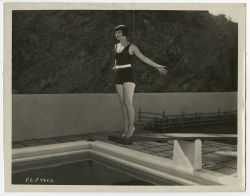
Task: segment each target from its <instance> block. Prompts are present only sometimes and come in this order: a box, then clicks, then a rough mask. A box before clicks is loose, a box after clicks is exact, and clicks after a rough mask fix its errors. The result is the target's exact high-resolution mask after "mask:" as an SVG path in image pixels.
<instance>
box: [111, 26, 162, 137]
mask: <svg viewBox="0 0 250 196" xmlns="http://www.w3.org/2000/svg"><path fill="white" fill-rule="evenodd" d="M115 37H116V39H117V40H118V41H119V43H118V44H116V45H115V48H114V49H115V65H114V67H113V68H112V69H113V70H115V72H116V90H117V93H118V96H119V98H120V101H121V105H122V110H123V113H124V120H125V123H124V126H125V127H124V133H123V134H122V136H123V137H127V138H130V137H132V135H133V133H134V131H135V126H134V116H135V112H134V107H133V96H134V90H135V80H134V76H133V72H132V67H131V66H132V65H131V63H132V57H133V55H135V56H137V57H138V58H139V59H140V60H142V61H143V62H144V63H146V64H148V65H151V66H153V67H154V68H156V69H157V70H158V71H159V72H160V73H161V74H167V70H166V69H165V66H162V65H159V64H157V63H155V62H153V61H152V60H150V59H149V58H147V57H145V56H144V55H143V54H142V53H141V52H140V50H139V49H138V47H137V46H136V45H134V44H131V43H130V42H129V41H128V40H127V37H128V28H127V27H126V26H125V25H119V26H117V27H115Z"/></svg>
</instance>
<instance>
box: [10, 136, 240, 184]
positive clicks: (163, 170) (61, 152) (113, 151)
mask: <svg viewBox="0 0 250 196" xmlns="http://www.w3.org/2000/svg"><path fill="white" fill-rule="evenodd" d="M83 152H89V153H91V154H95V155H97V156H101V157H103V158H106V159H109V160H112V161H115V162H117V163H120V164H122V165H125V166H128V167H132V168H135V169H137V170H141V171H142V172H146V173H148V174H152V175H155V176H159V177H161V178H166V179H171V180H173V181H176V182H178V183H180V184H183V185H227V186H228V185H230V184H231V185H232V184H235V183H237V178H236V177H233V176H229V175H224V174H220V173H217V172H213V171H209V170H205V169H201V170H197V171H192V170H187V169H186V168H183V167H181V166H179V165H176V164H174V161H173V160H171V159H167V158H162V157H158V156H155V155H151V154H146V153H143V152H139V151H136V150H132V149H128V148H124V147H121V146H117V145H114V144H110V143H105V142H101V141H74V142H66V143H59V144H49V145H43V146H34V147H24V148H19V149H13V150H12V163H13V164H15V163H21V162H27V161H33V160H39V159H47V158H51V157H60V156H67V155H71V154H75V153H83Z"/></svg>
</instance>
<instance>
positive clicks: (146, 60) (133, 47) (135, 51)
mask: <svg viewBox="0 0 250 196" xmlns="http://www.w3.org/2000/svg"><path fill="white" fill-rule="evenodd" d="M131 52H132V53H133V54H135V55H136V56H137V57H138V58H139V59H141V60H142V61H143V62H144V63H146V64H148V65H151V66H152V67H154V68H156V69H157V70H158V71H159V72H160V73H161V74H167V70H166V68H165V67H166V66H162V65H159V64H157V63H155V62H154V61H152V60H151V59H149V58H148V57H146V56H144V55H143V54H142V53H141V51H140V50H139V48H138V47H137V46H136V45H134V44H131Z"/></svg>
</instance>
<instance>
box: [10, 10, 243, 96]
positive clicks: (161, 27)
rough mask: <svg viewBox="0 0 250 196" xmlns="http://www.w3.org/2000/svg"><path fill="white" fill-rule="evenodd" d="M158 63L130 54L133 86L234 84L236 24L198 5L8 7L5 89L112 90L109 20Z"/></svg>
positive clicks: (221, 87)
mask: <svg viewBox="0 0 250 196" xmlns="http://www.w3.org/2000/svg"><path fill="white" fill-rule="evenodd" d="M118 24H125V25H127V26H128V27H129V28H130V41H131V42H133V43H135V44H136V45H137V46H138V47H139V48H140V50H141V51H142V52H143V53H144V54H145V55H146V56H148V57H149V58H151V59H152V60H154V61H156V62H157V63H159V64H162V65H166V66H167V69H168V71H169V72H168V76H167V77H164V78H163V77H160V75H159V73H158V72H157V71H156V70H155V69H153V68H152V67H150V66H148V65H146V64H144V63H142V62H141V61H139V60H138V59H136V58H135V59H134V69H135V75H136V83H137V87H136V92H211V91H213V92H223V91H237V51H238V48H237V47H238V46H237V44H238V43H237V36H238V35H237V33H238V32H237V24H236V23H234V22H232V21H230V20H228V19H227V18H226V17H225V16H223V15H220V16H213V15H211V14H209V13H208V12H206V11H204V12H199V11H193V12H191V11H112V10H110V11H100V10H99V11H95V10H92V11H91V10H81V11H80V10H79V11H77V10H75V11H14V12H13V32H12V36H13V39H12V88H13V93H14V94H21V93H29V94H30V93H113V92H115V86H114V77H115V74H114V72H113V71H112V70H111V68H112V66H113V62H114V59H113V47H114V44H115V43H116V40H115V38H114V27H115V26H116V25H118Z"/></svg>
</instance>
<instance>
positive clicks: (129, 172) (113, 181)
mask: <svg viewBox="0 0 250 196" xmlns="http://www.w3.org/2000/svg"><path fill="white" fill-rule="evenodd" d="M79 179H80V180H79ZM230 180H231V178H230V179H227V177H226V176H223V175H220V176H218V174H216V175H214V173H212V174H211V173H204V172H200V171H196V172H189V171H187V170H186V169H185V168H182V167H180V166H176V165H175V164H173V160H170V159H166V158H161V157H157V156H154V155H150V154H145V153H142V152H138V151H135V150H131V149H127V148H124V147H120V146H117V145H113V144H109V143H105V142H100V141H93V142H89V141H77V142H68V143H62V144H52V145H45V146H37V147H27V148H21V149H14V150H13V153H12V183H13V184H35V183H38V184H43V183H45V184H54V185H56V184H61V185H73V184H74V185H79V184H81V185H169V186H173V185H220V184H223V183H226V182H227V181H230Z"/></svg>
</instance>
